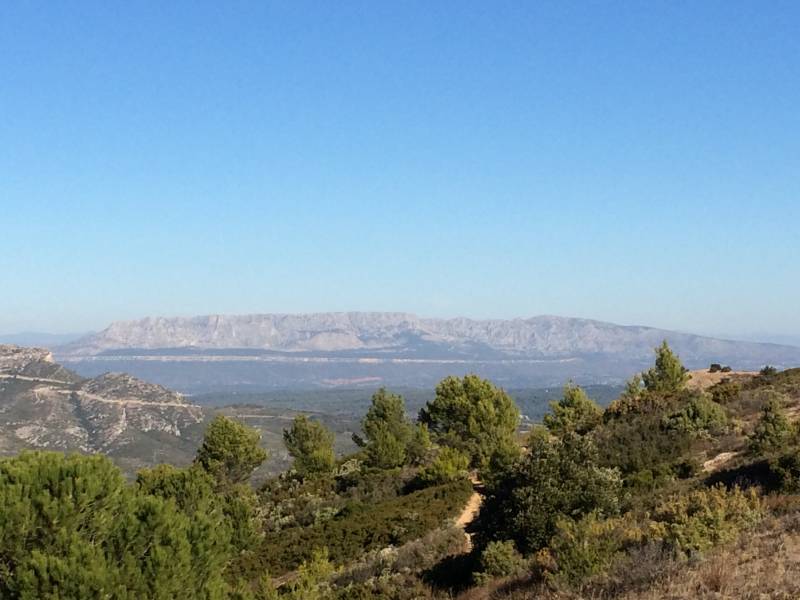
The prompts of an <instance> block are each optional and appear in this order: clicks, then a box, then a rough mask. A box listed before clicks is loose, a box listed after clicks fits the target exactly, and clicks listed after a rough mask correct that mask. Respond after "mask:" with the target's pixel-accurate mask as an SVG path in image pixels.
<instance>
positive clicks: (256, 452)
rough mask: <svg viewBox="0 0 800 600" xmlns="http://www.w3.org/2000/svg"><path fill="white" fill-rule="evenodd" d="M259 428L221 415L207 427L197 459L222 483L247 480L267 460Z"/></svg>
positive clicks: (202, 466) (203, 467)
mask: <svg viewBox="0 0 800 600" xmlns="http://www.w3.org/2000/svg"><path fill="white" fill-rule="evenodd" d="M259 438H260V436H259V433H258V431H256V430H255V429H252V428H250V427H247V426H245V425H242V424H241V423H239V422H237V421H234V420H233V419H229V418H228V417H225V416H222V415H219V416H217V417H215V418H214V420H213V421H212V422H211V424H210V425H209V426H208V429H207V430H206V434H205V438H204V439H203V445H202V446H200V449H199V450H198V451H197V458H196V459H195V462H196V463H197V464H198V465H200V467H201V468H202V469H203V470H204V471H205V472H206V473H208V474H209V475H211V476H212V477H214V478H215V479H216V480H217V481H218V482H219V483H220V484H221V485H227V484H237V483H241V482H243V481H245V480H247V479H248V478H249V477H250V475H252V473H253V471H254V470H255V469H256V468H257V467H258V466H259V465H260V464H261V463H263V462H264V461H265V460H266V459H267V453H266V451H265V450H264V449H263V448H261V446H259V443H258V442H259Z"/></svg>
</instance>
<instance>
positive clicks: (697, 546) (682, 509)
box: [650, 485, 764, 554]
mask: <svg viewBox="0 0 800 600" xmlns="http://www.w3.org/2000/svg"><path fill="white" fill-rule="evenodd" d="M763 514H764V507H763V503H762V501H761V498H760V497H759V496H758V494H757V493H756V491H755V490H754V489H752V488H751V489H750V490H747V491H743V490H741V489H739V488H733V489H732V490H730V491H728V490H727V489H725V487H723V486H721V485H720V486H717V487H713V488H710V489H704V490H696V491H693V492H691V493H689V494H682V495H678V496H674V497H673V498H671V499H669V500H667V501H666V502H664V503H663V504H661V505H660V506H659V507H658V508H657V510H656V512H655V514H654V515H653V524H652V526H651V532H650V535H651V536H652V537H654V538H656V539H660V540H662V541H664V542H665V543H666V544H667V545H668V546H669V547H671V548H673V549H674V550H676V551H678V552H682V553H686V554H693V553H698V552H704V551H706V550H708V549H709V548H711V547H713V546H716V545H718V544H722V543H725V542H730V541H732V540H734V539H736V537H738V535H739V533H740V532H741V531H742V530H745V529H748V528H750V527H752V526H753V525H755V524H756V523H758V521H760V520H761V518H762V516H763Z"/></svg>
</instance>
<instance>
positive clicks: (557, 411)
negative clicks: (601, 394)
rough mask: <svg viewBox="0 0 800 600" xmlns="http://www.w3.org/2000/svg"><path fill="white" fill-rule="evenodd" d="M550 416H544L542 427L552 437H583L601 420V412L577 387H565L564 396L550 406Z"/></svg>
mask: <svg viewBox="0 0 800 600" xmlns="http://www.w3.org/2000/svg"><path fill="white" fill-rule="evenodd" d="M550 411H551V412H550V414H548V415H545V417H544V425H545V427H547V429H549V430H550V432H551V433H552V434H553V435H558V436H562V435H565V434H567V433H570V432H572V433H577V434H579V435H584V434H587V433H589V432H590V431H591V430H592V429H594V428H595V427H597V426H598V425H599V424H600V423H601V421H602V420H603V410H602V409H601V408H600V407H599V406H598V405H597V403H595V402H593V401H592V400H591V399H590V398H589V396H587V395H586V392H584V391H583V390H582V389H581V388H580V387H578V386H577V385H572V384H570V385H567V386H566V387H565V388H564V396H563V397H562V398H561V400H559V401H558V402H552V403H551V404H550Z"/></svg>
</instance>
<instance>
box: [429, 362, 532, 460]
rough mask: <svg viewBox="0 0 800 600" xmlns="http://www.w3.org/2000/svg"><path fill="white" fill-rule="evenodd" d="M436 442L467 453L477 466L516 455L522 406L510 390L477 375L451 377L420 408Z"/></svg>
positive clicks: (437, 387)
mask: <svg viewBox="0 0 800 600" xmlns="http://www.w3.org/2000/svg"><path fill="white" fill-rule="evenodd" d="M419 420H420V422H421V423H423V424H425V425H427V426H428V428H429V429H430V432H431V434H432V436H433V438H434V441H435V442H437V443H439V444H442V445H446V446H450V447H452V448H456V449H458V450H460V451H462V452H464V453H465V454H466V455H467V456H468V457H469V459H470V465H471V466H472V467H475V468H481V469H482V468H486V467H487V466H488V465H489V464H490V463H491V462H492V461H493V460H496V459H497V458H498V456H502V455H514V454H516V453H517V452H518V447H517V445H516V444H515V443H514V435H515V433H516V431H517V426H518V424H519V409H518V408H517V406H516V404H514V401H513V400H512V399H511V397H510V396H509V395H508V394H506V392H505V391H504V390H503V389H501V388H498V387H496V386H494V385H493V384H492V383H491V382H490V381H488V380H486V379H481V378H480V377H478V376H477V375H467V376H465V377H463V378H459V377H447V378H446V379H444V380H443V381H442V382H441V383H439V385H438V386H436V397H435V398H434V399H433V400H432V401H431V402H428V404H427V405H426V406H425V407H424V408H423V409H422V410H421V411H420V414H419Z"/></svg>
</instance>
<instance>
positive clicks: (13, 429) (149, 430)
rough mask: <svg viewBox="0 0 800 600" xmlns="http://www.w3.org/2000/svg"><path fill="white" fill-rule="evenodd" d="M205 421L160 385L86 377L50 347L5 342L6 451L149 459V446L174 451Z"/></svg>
mask: <svg viewBox="0 0 800 600" xmlns="http://www.w3.org/2000/svg"><path fill="white" fill-rule="evenodd" d="M204 419H205V414H204V411H203V409H201V408H200V407H198V406H194V405H192V404H189V403H188V402H186V400H185V399H184V398H183V396H181V395H180V394H178V393H176V392H172V391H171V390H168V389H166V388H164V387H161V386H159V385H154V384H150V383H147V382H144V381H141V380H139V379H137V378H135V377H132V376H130V375H126V374H121V373H107V374H104V375H101V376H99V377H95V378H91V379H84V378H82V377H80V376H78V375H77V374H75V373H73V372H72V371H70V370H68V369H66V368H64V367H62V366H61V365H59V364H58V363H56V362H54V360H53V357H52V355H51V354H50V353H49V351H47V350H43V349H37V348H21V347H18V346H3V345H0V452H6V453H7V452H14V451H18V450H20V449H22V448H43V449H52V450H64V451H81V452H105V453H108V454H111V455H119V456H121V457H123V458H125V457H127V458H129V459H131V460H136V461H142V463H141V464H147V459H148V458H149V456H148V453H149V452H150V449H149V446H152V448H151V449H152V450H153V452H154V453H156V454H157V453H158V452H161V455H162V456H163V455H164V453H166V454H169V451H170V447H171V446H176V447H177V446H183V445H184V443H185V442H186V440H184V438H185V437H186V435H187V432H190V433H191V435H194V434H195V433H196V430H197V429H199V426H200V424H201V423H202V422H203V420H204ZM153 436H156V437H157V438H158V439H157V440H156V438H154V437H153ZM189 445H190V446H192V448H193V446H194V442H191V443H190V444H189Z"/></svg>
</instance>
